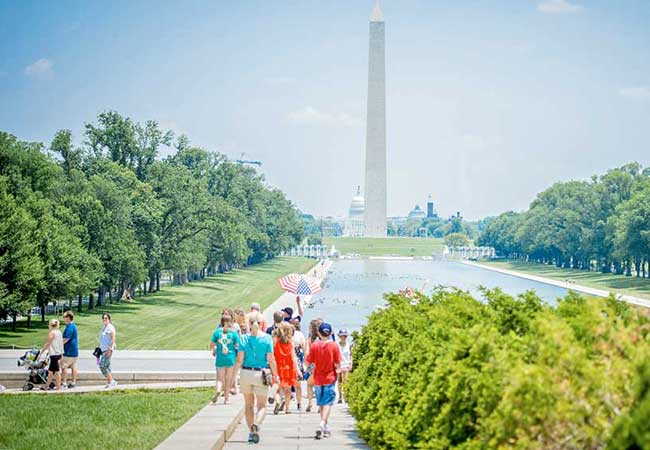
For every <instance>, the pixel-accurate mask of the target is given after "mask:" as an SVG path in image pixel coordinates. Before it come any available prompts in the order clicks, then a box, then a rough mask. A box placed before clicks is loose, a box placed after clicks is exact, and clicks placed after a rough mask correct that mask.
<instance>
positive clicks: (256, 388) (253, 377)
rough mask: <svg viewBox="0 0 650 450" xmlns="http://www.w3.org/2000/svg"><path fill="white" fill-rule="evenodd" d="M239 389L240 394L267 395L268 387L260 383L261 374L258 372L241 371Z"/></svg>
mask: <svg viewBox="0 0 650 450" xmlns="http://www.w3.org/2000/svg"><path fill="white" fill-rule="evenodd" d="M239 388H240V390H241V392H242V394H254V395H264V396H267V395H269V387H268V386H267V385H265V384H264V383H263V382H262V372H261V371H259V370H248V369H241V371H240V372H239Z"/></svg>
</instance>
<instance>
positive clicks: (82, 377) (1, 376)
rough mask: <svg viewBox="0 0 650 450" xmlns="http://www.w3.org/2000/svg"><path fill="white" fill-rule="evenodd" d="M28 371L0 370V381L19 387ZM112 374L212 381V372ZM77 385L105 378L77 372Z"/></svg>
mask: <svg viewBox="0 0 650 450" xmlns="http://www.w3.org/2000/svg"><path fill="white" fill-rule="evenodd" d="M28 376H29V373H28V371H27V370H25V369H21V370H16V371H14V370H11V371H0V383H2V384H4V385H5V387H6V388H21V387H22V386H23V384H25V383H26V382H27V378H28ZM113 376H114V377H115V379H116V380H117V381H118V382H119V383H120V384H138V383H173V382H181V383H182V382H195V381H213V380H214V372H213V371H210V372H145V371H137V372H132V371H128V372H126V371H124V372H120V371H114V372H113ZM77 381H78V383H77V384H78V385H79V386H87V385H93V384H94V385H96V384H104V383H105V378H104V377H103V376H102V374H101V373H99V372H94V371H93V372H86V371H83V372H81V371H80V372H79V376H78V379H77Z"/></svg>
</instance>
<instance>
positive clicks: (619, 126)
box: [0, 0, 650, 219]
mask: <svg viewBox="0 0 650 450" xmlns="http://www.w3.org/2000/svg"><path fill="white" fill-rule="evenodd" d="M373 4H374V0H363V1H361V0H355V1H354V2H349V1H343V0H336V1H327V2H325V1H322V0H320V1H316V0H302V1H286V2H273V3H271V2H263V1H250V2H235V1H223V2H219V3H216V2H207V1H206V2H199V1H193V2H182V3H181V2H173V1H168V2H154V1H138V2H127V1H116V2H111V3H110V4H102V3H87V2H81V1H61V2H56V3H52V4H48V5H47V8H45V7H44V4H43V3H42V2H30V1H24V2H18V1H13V2H11V1H6V2H2V3H0V100H1V101H0V129H1V130H3V131H8V132H10V133H13V134H15V135H17V136H18V138H19V139H22V140H34V141H42V142H44V143H45V144H49V142H50V141H51V139H52V137H53V136H54V133H55V132H56V131H57V130H58V129H61V128H70V129H72V131H73V133H74V134H75V137H76V140H77V143H80V142H81V140H82V136H81V133H82V131H83V124H84V122H89V121H93V120H94V119H95V117H96V116H97V114H98V113H99V112H101V111H104V110H107V109H113V110H116V111H118V112H120V113H121V114H123V115H126V116H130V117H132V118H134V119H135V120H138V121H144V120H148V119H154V120H157V121H158V122H159V123H160V124H161V125H162V127H164V128H170V129H172V130H174V131H175V132H176V133H185V134H187V135H188V136H189V138H190V139H191V142H192V144H194V145H198V146H202V147H204V148H207V149H210V150H216V151H221V152H224V153H226V154H228V155H229V156H230V157H232V158H238V157H239V155H240V154H241V153H246V154H247V157H250V158H251V159H258V160H261V161H262V162H263V164H264V165H263V166H262V172H263V173H264V174H265V176H266V177H267V180H268V181H269V183H270V184H272V185H274V186H277V187H278V188H280V189H282V190H283V191H285V192H286V193H287V195H288V196H289V198H291V199H292V200H293V201H294V202H295V203H296V204H297V205H298V207H300V208H301V209H302V210H303V211H305V212H309V213H312V214H315V215H337V216H342V215H344V214H345V213H346V211H347V208H348V206H349V201H350V199H351V198H352V195H353V193H354V191H355V188H356V186H357V185H361V186H363V155H364V149H365V107H366V86H367V59H368V21H369V18H370V14H371V11H372V7H373ZM382 10H383V16H384V20H385V22H386V80H387V92H386V95H387V139H388V145H387V148H388V214H389V215H404V214H406V213H407V212H408V211H409V210H410V209H411V208H412V207H413V206H414V205H415V204H416V203H419V204H420V205H421V206H424V203H425V201H426V197H427V195H428V194H429V193H433V196H434V201H435V203H436V206H437V208H438V211H439V212H440V213H441V214H442V215H443V216H446V215H449V214H451V213H452V212H454V211H456V210H459V211H461V212H462V214H463V216H464V217H465V218H468V219H477V218H482V217H484V216H488V215H495V214H498V213H500V212H503V211H505V210H509V209H514V210H521V209H525V208H526V207H527V205H528V204H529V203H530V201H531V200H532V199H533V198H534V196H535V194H536V193H537V192H539V191H540V190H542V189H545V188H546V187H548V186H550V185H551V184H552V183H554V182H556V181H561V180H568V179H587V178H588V177H590V176H591V175H592V174H595V173H603V172H604V171H606V170H607V169H610V168H613V167H617V166H620V165H622V164H625V163H627V162H630V161H638V162H640V163H642V164H644V165H649V164H650V152H649V150H650V145H649V143H650V126H649V125H650V27H648V24H649V23H650V2H647V1H645V0H621V1H617V2H614V1H604V0H530V1H529V0H522V1H519V2H512V1H506V0H502V1H498V0H488V1H484V2H474V1H450V0H444V1H443V0H440V1H436V2H432V1H427V0H400V1H395V0H393V1H390V0H385V1H383V2H382Z"/></svg>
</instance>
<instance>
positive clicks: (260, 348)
mask: <svg viewBox="0 0 650 450" xmlns="http://www.w3.org/2000/svg"><path fill="white" fill-rule="evenodd" d="M261 321H262V315H261V314H260V313H259V312H257V311H253V312H250V313H248V314H247V315H246V322H247V325H248V329H249V330H250V333H249V334H248V335H245V336H243V337H242V342H241V345H240V347H239V353H237V364H236V366H235V370H237V369H239V368H240V367H241V373H240V378H239V379H240V388H241V393H242V394H243V395H244V403H245V415H246V424H247V425H248V429H249V434H248V442H249V443H253V444H257V443H258V442H259V441H260V435H259V431H260V425H261V423H262V422H263V421H264V416H265V413H266V398H267V397H268V395H269V386H270V385H272V384H273V381H275V382H278V383H279V381H280V379H279V377H278V369H277V366H276V364H275V357H274V356H273V341H272V340H271V336H269V335H268V334H266V333H265V332H264V330H262V329H260V322H261Z"/></svg>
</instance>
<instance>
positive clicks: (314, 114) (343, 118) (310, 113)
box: [287, 106, 361, 127]
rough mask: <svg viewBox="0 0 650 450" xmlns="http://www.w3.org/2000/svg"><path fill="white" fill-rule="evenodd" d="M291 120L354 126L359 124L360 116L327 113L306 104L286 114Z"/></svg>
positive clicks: (299, 122) (345, 113)
mask: <svg viewBox="0 0 650 450" xmlns="http://www.w3.org/2000/svg"><path fill="white" fill-rule="evenodd" d="M287 117H288V119H289V120H290V121H291V122H294V123H298V124H322V125H336V126H344V127H356V126H359V125H361V118H359V117H355V116H353V115H351V114H349V113H347V112H335V113H329V112H325V111H319V110H317V109H316V108H314V107H313V106H306V107H304V108H303V109H300V110H298V111H293V112H290V113H289V114H288V116H287Z"/></svg>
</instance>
